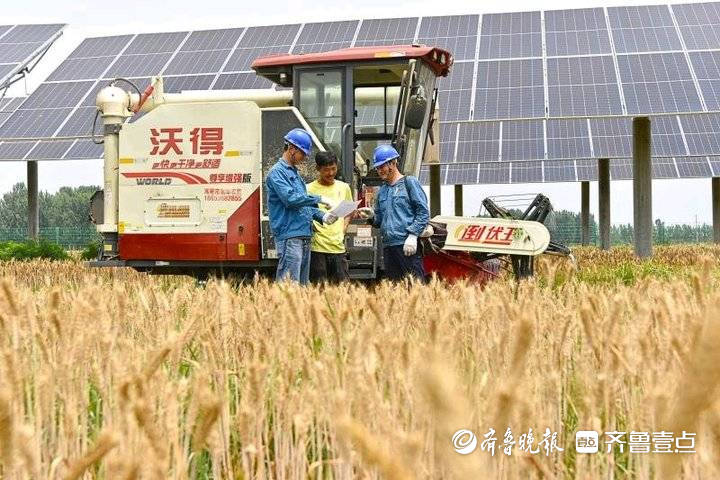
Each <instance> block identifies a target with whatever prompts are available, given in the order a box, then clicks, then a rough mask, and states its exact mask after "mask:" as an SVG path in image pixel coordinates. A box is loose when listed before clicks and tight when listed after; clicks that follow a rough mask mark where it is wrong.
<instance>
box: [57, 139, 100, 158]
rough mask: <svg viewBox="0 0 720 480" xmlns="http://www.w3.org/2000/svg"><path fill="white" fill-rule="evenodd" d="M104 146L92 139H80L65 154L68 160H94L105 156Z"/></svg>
mask: <svg viewBox="0 0 720 480" xmlns="http://www.w3.org/2000/svg"><path fill="white" fill-rule="evenodd" d="M103 152H104V150H103V146H102V145H98V144H96V143H93V141H92V140H88V139H82V138H80V139H78V140H76V141H75V144H74V145H73V146H72V147H70V150H68V152H67V153H66V154H65V157H64V158H65V159H67V160H92V159H100V158H103Z"/></svg>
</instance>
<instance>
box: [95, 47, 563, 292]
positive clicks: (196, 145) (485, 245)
mask: <svg viewBox="0 0 720 480" xmlns="http://www.w3.org/2000/svg"><path fill="white" fill-rule="evenodd" d="M452 63H453V59H452V56H451V54H450V53H449V52H447V51H445V50H442V49H440V48H434V47H426V46H418V45H406V46H392V47H363V48H348V49H342V50H337V51H332V52H323V53H313V54H304V55H280V56H268V57H263V58H259V59H257V60H256V61H255V62H254V63H253V65H252V68H253V69H254V70H255V72H256V73H257V75H258V76H259V77H262V78H257V77H256V78H254V79H252V80H253V83H254V84H255V85H258V82H260V84H262V82H265V84H267V80H270V82H272V83H273V84H274V85H272V87H273V89H272V90H270V89H267V88H265V89H254V90H253V89H245V90H202V91H200V90H198V91H193V90H185V91H182V92H180V93H169V92H165V91H164V90H165V89H164V82H163V79H162V78H161V77H153V79H152V81H151V85H150V86H149V87H148V88H147V89H146V90H145V91H144V92H142V93H141V91H140V90H139V89H138V88H137V87H135V91H136V93H132V92H128V91H125V90H123V89H121V88H120V87H119V85H120V81H121V80H123V79H118V80H116V81H114V82H113V83H111V85H109V86H108V87H106V88H104V89H102V90H101V91H100V92H99V93H98V96H97V102H96V103H97V107H98V116H101V117H102V121H103V126H104V129H103V142H104V151H105V162H104V190H103V191H102V192H99V193H98V194H96V195H95V196H94V197H93V205H92V208H91V210H92V212H93V213H92V217H93V218H94V220H95V222H96V225H97V229H98V231H99V232H100V233H101V234H102V236H103V244H102V248H101V249H100V252H99V254H98V259H97V261H95V262H92V263H91V265H95V266H130V267H133V268H136V269H139V270H147V271H153V272H167V273H171V272H181V273H189V274H193V275H195V274H198V273H199V272H201V271H203V270H215V271H217V270H220V271H231V270H240V271H244V272H252V271H254V270H258V269H262V268H273V267H274V266H275V265H276V262H277V260H276V258H277V252H276V250H275V246H274V240H273V237H272V234H271V232H270V228H269V222H268V217H267V206H266V201H265V198H264V192H263V185H264V179H265V176H266V175H267V173H268V171H269V170H270V168H271V167H272V165H273V164H274V163H275V162H277V160H278V158H279V157H280V156H281V155H282V147H283V142H282V137H283V135H284V134H285V133H286V132H287V131H289V130H291V129H292V128H295V127H301V128H304V129H306V130H307V131H308V132H310V135H311V137H312V139H313V142H314V144H315V149H316V151H317V150H320V151H332V152H334V153H335V155H336V156H337V158H338V160H339V167H340V168H339V177H340V178H341V179H342V180H344V181H346V182H347V183H348V184H350V186H351V189H352V191H353V195H354V196H355V198H356V199H357V200H360V201H362V202H365V204H366V205H371V204H372V203H373V198H374V194H375V192H376V190H377V188H378V187H379V184H380V180H379V178H378V177H377V175H376V173H375V172H374V170H373V169H372V168H371V165H372V161H371V160H372V152H373V150H374V148H375V147H376V146H377V145H380V144H384V143H388V144H392V145H393V146H394V147H395V148H396V149H397V150H398V152H399V153H400V155H401V158H400V162H399V165H400V169H401V171H402V172H403V173H404V174H406V175H414V176H418V175H419V173H420V168H421V165H422V164H423V163H430V162H433V161H434V162H437V161H439V158H438V157H439V155H438V147H437V144H438V143H439V138H438V123H437V119H438V113H437V112H438V105H437V88H436V81H437V79H438V77H441V76H446V75H448V74H449V72H450V70H451V67H452ZM244 75H247V74H244ZM126 82H127V81H126ZM96 120H97V116H96ZM93 138H94V139H95V134H94V133H93ZM300 173H301V175H302V176H303V177H304V178H305V180H306V181H308V182H309V181H312V180H313V179H314V178H315V168H314V161H313V159H311V158H309V159H308V160H307V161H306V162H305V164H304V165H303V166H301V168H300ZM433 222H434V225H435V226H436V227H437V228H436V230H437V231H438V232H445V233H440V234H438V233H436V235H434V236H433V237H431V238H428V239H426V240H424V243H425V244H426V249H425V251H426V254H427V256H426V266H427V267H428V268H429V270H430V271H436V272H438V274H439V275H441V276H442V275H445V276H448V277H453V276H468V275H469V276H476V277H478V278H480V277H482V278H485V277H486V276H487V275H489V273H488V271H487V270H486V269H485V268H484V266H483V264H482V262H480V261H477V260H476V259H474V257H470V256H469V255H468V252H475V253H477V252H480V253H485V254H492V255H498V256H499V255H511V254H518V255H525V256H533V255H537V254H539V253H543V252H544V251H545V249H546V247H547V245H548V242H549V234H548V232H547V229H545V227H544V226H543V225H542V224H541V223H538V222H527V221H523V220H517V219H505V218H497V219H484V220H480V219H476V218H475V219H474V218H463V217H435V218H434V219H433ZM345 241H346V248H347V251H348V260H349V264H350V274H351V277H352V278H358V279H372V278H377V277H378V276H379V275H380V273H381V272H380V270H381V268H380V267H381V265H382V244H381V240H380V235H379V232H377V230H376V229H374V228H372V227H371V226H369V225H365V224H363V222H361V221H359V220H357V221H354V222H353V223H352V224H351V225H350V226H349V228H348V232H347V236H346V240H345ZM448 265H454V267H452V269H451V270H445V269H446V268H447V266H448Z"/></svg>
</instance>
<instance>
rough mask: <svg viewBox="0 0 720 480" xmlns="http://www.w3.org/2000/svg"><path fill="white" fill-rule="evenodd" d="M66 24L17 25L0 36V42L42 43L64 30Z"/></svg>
mask: <svg viewBox="0 0 720 480" xmlns="http://www.w3.org/2000/svg"><path fill="white" fill-rule="evenodd" d="M64 26H65V25H64V24H61V23H55V24H47V25H15V26H14V27H13V28H12V29H8V31H7V32H6V33H5V34H4V35H3V36H2V38H0V43H16V44H18V43H41V42H45V41H47V39H49V38H50V37H52V36H53V35H55V34H56V33H57V32H59V31H60V30H62V28H63V27H64Z"/></svg>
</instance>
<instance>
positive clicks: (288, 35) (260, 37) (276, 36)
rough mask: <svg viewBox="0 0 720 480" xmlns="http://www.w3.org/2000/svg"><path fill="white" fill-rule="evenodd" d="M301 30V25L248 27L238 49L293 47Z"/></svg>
mask: <svg viewBox="0 0 720 480" xmlns="http://www.w3.org/2000/svg"><path fill="white" fill-rule="evenodd" d="M299 30H300V24H293V25H268V26H263V27H248V29H247V32H245V35H243V37H242V40H240V43H239V44H238V48H257V47H268V46H275V45H283V46H288V47H290V45H292V42H293V40H295V37H296V36H297V33H298V31H299Z"/></svg>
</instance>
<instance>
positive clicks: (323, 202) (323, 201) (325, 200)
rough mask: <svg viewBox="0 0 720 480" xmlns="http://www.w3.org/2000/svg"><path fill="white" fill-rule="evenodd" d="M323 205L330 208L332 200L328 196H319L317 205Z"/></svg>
mask: <svg viewBox="0 0 720 480" xmlns="http://www.w3.org/2000/svg"><path fill="white" fill-rule="evenodd" d="M320 205H323V206H324V207H326V208H327V209H331V208H332V200H330V199H329V198H328V197H320V201H319V202H318V206H320Z"/></svg>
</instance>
